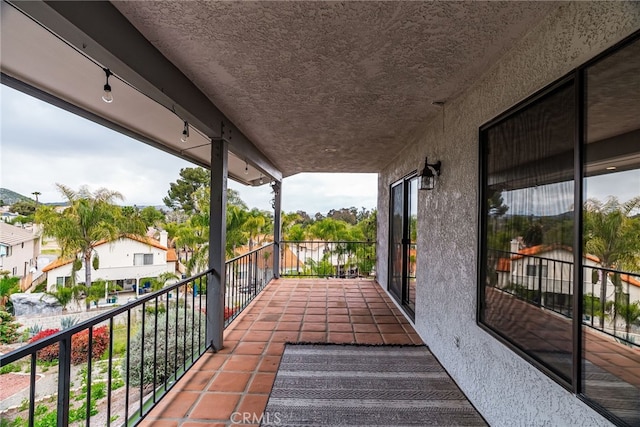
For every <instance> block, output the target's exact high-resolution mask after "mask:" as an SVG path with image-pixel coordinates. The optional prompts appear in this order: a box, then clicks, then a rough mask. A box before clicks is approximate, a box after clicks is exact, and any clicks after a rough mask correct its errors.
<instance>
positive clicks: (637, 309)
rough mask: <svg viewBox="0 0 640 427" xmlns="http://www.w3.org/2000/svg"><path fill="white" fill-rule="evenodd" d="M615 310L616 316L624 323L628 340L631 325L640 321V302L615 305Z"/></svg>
mask: <svg viewBox="0 0 640 427" xmlns="http://www.w3.org/2000/svg"><path fill="white" fill-rule="evenodd" d="M615 310H616V314H617V315H619V316H620V317H622V318H623V319H624V321H625V330H626V332H627V339H629V332H630V329H631V325H632V324H633V323H635V322H637V321H638V319H640V301H635V302H632V303H631V304H624V303H621V302H620V303H616V305H615Z"/></svg>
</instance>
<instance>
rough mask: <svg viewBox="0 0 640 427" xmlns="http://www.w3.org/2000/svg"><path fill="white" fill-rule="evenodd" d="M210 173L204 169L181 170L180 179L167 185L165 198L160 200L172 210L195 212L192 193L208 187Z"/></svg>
mask: <svg viewBox="0 0 640 427" xmlns="http://www.w3.org/2000/svg"><path fill="white" fill-rule="evenodd" d="M210 182H211V172H210V171H209V170H207V169H204V168H200V167H197V168H182V169H180V178H178V179H177V180H176V182H172V183H171V184H169V191H168V192H167V194H168V195H167V197H165V198H164V199H162V201H163V202H164V204H165V205H166V206H167V207H169V208H172V209H182V210H183V211H184V212H186V213H192V212H194V210H195V202H194V200H193V197H192V196H193V193H195V192H196V190H198V189H199V188H205V187H209V185H210Z"/></svg>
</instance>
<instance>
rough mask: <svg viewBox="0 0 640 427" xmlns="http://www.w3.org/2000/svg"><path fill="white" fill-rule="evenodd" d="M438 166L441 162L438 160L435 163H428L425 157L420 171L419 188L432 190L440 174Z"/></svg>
mask: <svg viewBox="0 0 640 427" xmlns="http://www.w3.org/2000/svg"><path fill="white" fill-rule="evenodd" d="M440 166H442V163H441V162H440V160H438V161H437V162H436V163H433V164H429V161H428V160H427V158H426V157H425V159H424V169H422V172H420V186H419V188H420V189H421V190H433V188H434V187H435V186H436V181H437V179H438V177H439V176H440Z"/></svg>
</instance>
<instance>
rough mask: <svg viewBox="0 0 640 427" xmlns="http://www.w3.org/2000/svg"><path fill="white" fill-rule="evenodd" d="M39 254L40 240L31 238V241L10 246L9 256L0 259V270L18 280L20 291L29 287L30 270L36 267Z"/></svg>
mask: <svg viewBox="0 0 640 427" xmlns="http://www.w3.org/2000/svg"><path fill="white" fill-rule="evenodd" d="M39 252H40V238H39V237H37V236H33V240H27V241H26V242H24V243H18V244H17V245H12V246H11V256H3V257H0V270H6V271H8V272H9V275H10V276H16V277H19V278H20V289H22V290H24V289H26V288H27V287H28V286H29V285H31V280H30V278H31V277H32V274H31V271H30V270H31V269H32V268H35V267H36V262H37V259H38V253H39Z"/></svg>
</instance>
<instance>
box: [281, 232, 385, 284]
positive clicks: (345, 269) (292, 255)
mask: <svg viewBox="0 0 640 427" xmlns="http://www.w3.org/2000/svg"><path fill="white" fill-rule="evenodd" d="M280 250H281V254H280V256H281V260H280V275H281V276H283V277H287V276H303V277H335V278H346V279H348V278H357V277H371V276H373V275H375V270H374V266H375V263H376V243H375V242H347V241H339V242H323V241H301V242H293V241H283V242H281V243H280Z"/></svg>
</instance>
